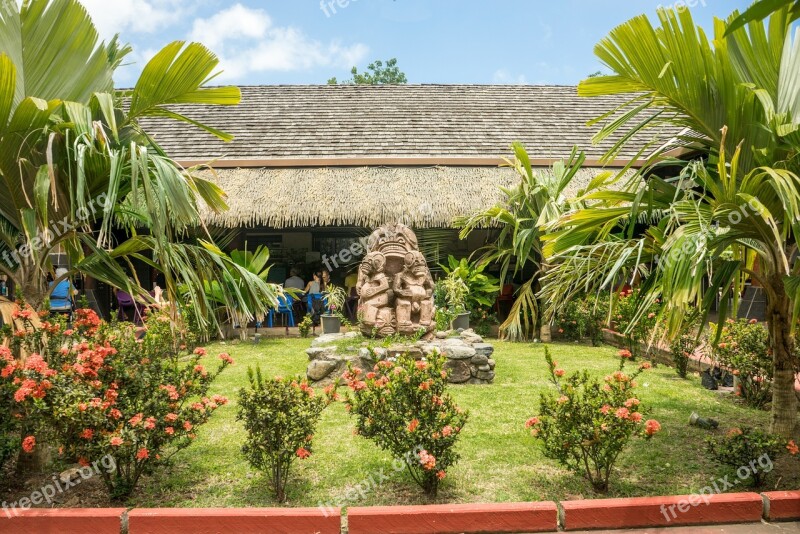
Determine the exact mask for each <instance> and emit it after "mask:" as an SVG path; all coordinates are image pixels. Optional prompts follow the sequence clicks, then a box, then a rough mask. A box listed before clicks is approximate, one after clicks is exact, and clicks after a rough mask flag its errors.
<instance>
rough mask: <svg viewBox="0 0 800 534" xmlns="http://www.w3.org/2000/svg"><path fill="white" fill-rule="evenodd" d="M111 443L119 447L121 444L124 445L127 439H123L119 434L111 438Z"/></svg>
mask: <svg viewBox="0 0 800 534" xmlns="http://www.w3.org/2000/svg"><path fill="white" fill-rule="evenodd" d="M109 443H111V446H112V447H119V446H120V445H122V444H123V443H125V440H123V439H122V438H121V437H119V436H114V437H113V438H111V440H110V441H109Z"/></svg>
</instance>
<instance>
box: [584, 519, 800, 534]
mask: <svg viewBox="0 0 800 534" xmlns="http://www.w3.org/2000/svg"><path fill="white" fill-rule="evenodd" d="M574 532H575V534H603V533H607V534H613V533H619V534H623V533H624V534H655V533H663V534H766V533H775V534H783V533H784V532H787V533H788V532H793V533H794V534H797V533H798V532H800V522H797V521H792V522H788V523H767V522H764V521H762V522H761V523H747V524H742V525H709V526H694V527H670V528H644V529H629V530H586V531H577V530H576V531H574Z"/></svg>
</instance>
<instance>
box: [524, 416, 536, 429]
mask: <svg viewBox="0 0 800 534" xmlns="http://www.w3.org/2000/svg"><path fill="white" fill-rule="evenodd" d="M538 424H539V418H538V417H531V418H530V419H528V420H527V421H525V428H530V427H532V426H533V425H538Z"/></svg>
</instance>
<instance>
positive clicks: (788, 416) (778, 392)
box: [767, 274, 797, 438]
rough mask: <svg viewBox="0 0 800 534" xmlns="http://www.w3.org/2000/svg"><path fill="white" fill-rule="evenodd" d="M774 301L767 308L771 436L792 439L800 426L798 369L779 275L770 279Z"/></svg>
mask: <svg viewBox="0 0 800 534" xmlns="http://www.w3.org/2000/svg"><path fill="white" fill-rule="evenodd" d="M770 286H771V289H772V291H773V293H772V295H774V297H773V298H772V299H770V302H769V303H768V306H767V323H768V325H769V341H770V348H771V349H772V361H773V366H774V370H773V384H772V419H771V421H770V432H773V433H775V434H778V435H780V436H783V437H786V438H791V437H793V435H794V429H795V426H796V425H797V394H796V393H795V371H796V370H797V365H796V361H795V354H794V340H793V338H792V332H791V330H792V325H791V320H792V319H791V309H792V307H791V302H790V301H789V297H788V296H787V295H786V290H785V288H784V285H783V279H782V277H781V276H780V275H779V274H776V275H773V276H772V277H771V278H770Z"/></svg>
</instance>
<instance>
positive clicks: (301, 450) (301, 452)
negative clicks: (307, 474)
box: [295, 447, 311, 460]
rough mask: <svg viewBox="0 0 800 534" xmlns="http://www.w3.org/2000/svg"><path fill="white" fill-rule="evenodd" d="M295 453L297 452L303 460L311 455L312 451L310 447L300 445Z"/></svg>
mask: <svg viewBox="0 0 800 534" xmlns="http://www.w3.org/2000/svg"><path fill="white" fill-rule="evenodd" d="M295 454H297V457H298V458H300V459H301V460H305V459H306V458H308V457H309V456H311V453H310V452H309V451H308V449H306V448H304V447H300V448H299V449H297V451H296V452H295Z"/></svg>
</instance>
